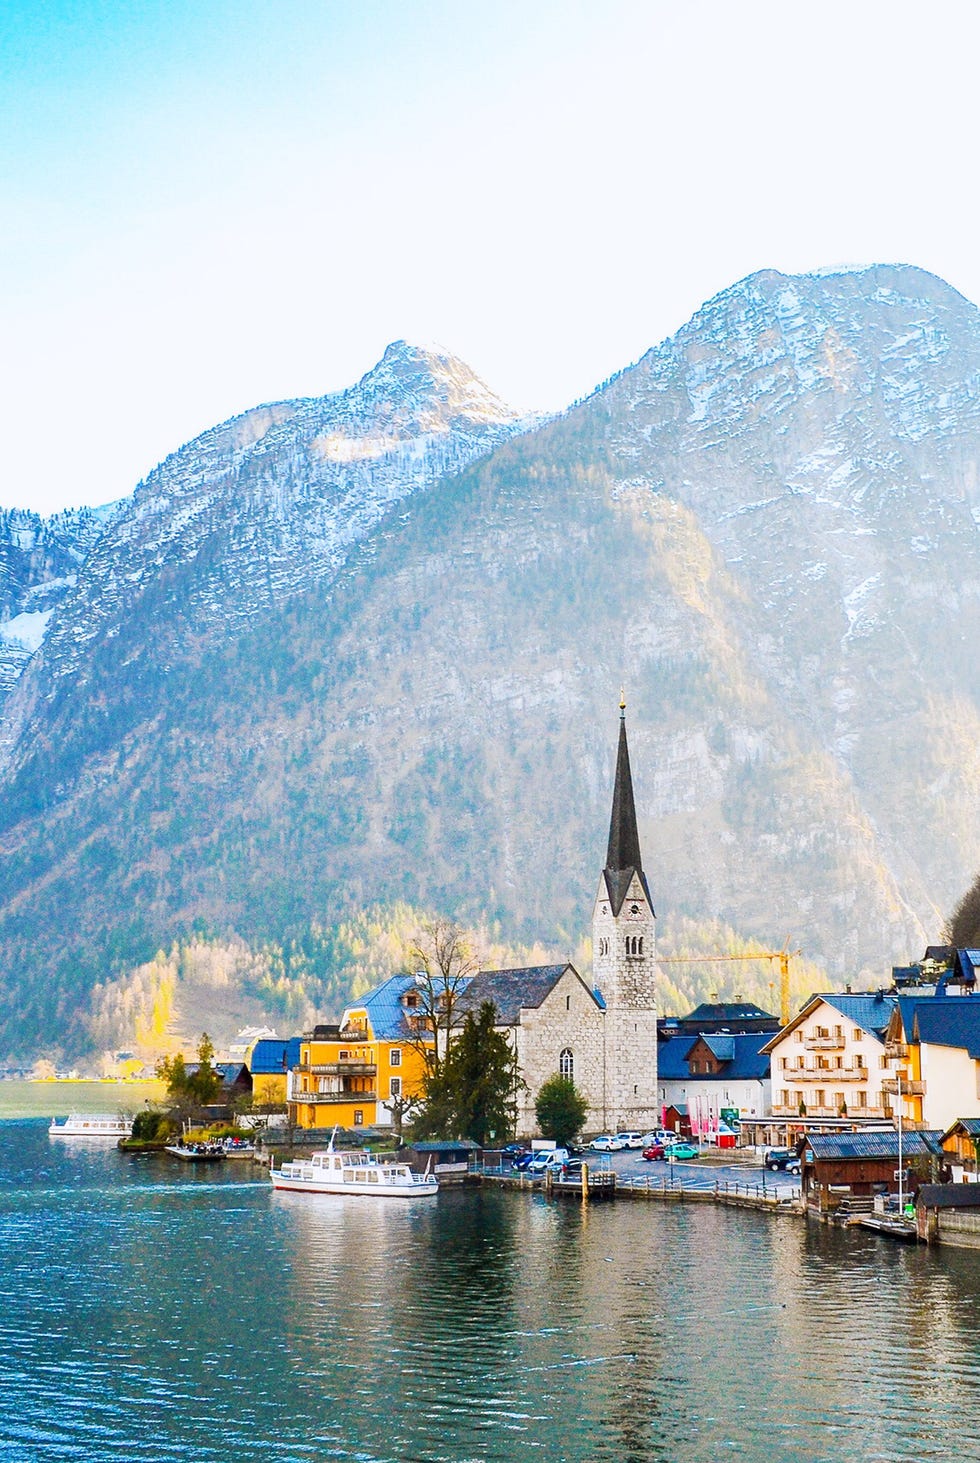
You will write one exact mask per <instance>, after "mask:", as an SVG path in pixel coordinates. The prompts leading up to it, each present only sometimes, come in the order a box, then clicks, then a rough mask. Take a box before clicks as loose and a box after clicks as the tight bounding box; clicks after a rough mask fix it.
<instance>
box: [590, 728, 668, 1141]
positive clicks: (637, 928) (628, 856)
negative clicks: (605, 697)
mask: <svg viewBox="0 0 980 1463" xmlns="http://www.w3.org/2000/svg"><path fill="white" fill-rule="evenodd" d="M656 942H657V921H656V916H655V914H654V912H653V903H652V901H651V899H650V890H649V888H648V887H647V880H646V875H645V874H644V872H643V859H642V857H641V854H640V836H639V833H638V831H637V827H636V804H635V802H634V800H633V778H632V774H631V773H630V753H629V747H628V745H627V742H626V703H625V701H620V704H619V750H618V752H617V754H616V782H615V785H614V788H613V804H612V817H611V819H610V821H609V848H608V850H607V852H606V867H605V868H604V869H603V871H602V874H601V875H600V877H599V888H598V890H597V892H596V900H595V905H594V906H593V910H592V977H593V980H594V982H595V986H596V989H597V990H599V991H601V992H602V998H603V1001H604V1003H605V1008H606V1014H605V1020H604V1023H603V1063H604V1079H603V1092H604V1099H603V1105H602V1120H603V1124H604V1125H606V1126H609V1125H610V1124H614V1125H615V1126H616V1127H618V1128H639V1129H640V1131H641V1132H642V1131H643V1129H644V1128H649V1127H651V1126H652V1124H653V1123H655V1122H656V1120H657V1117H658V1115H659V1112H660V1108H659V1103H658V1096H659V1093H658V1088H657V949H656Z"/></svg>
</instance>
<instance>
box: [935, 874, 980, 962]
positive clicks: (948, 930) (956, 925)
mask: <svg viewBox="0 0 980 1463" xmlns="http://www.w3.org/2000/svg"><path fill="white" fill-rule="evenodd" d="M943 933H944V934H945V936H946V939H947V941H948V942H949V944H950V945H955V946H956V948H957V950H966V949H969V948H971V947H972V946H975V945H977V944H978V943H980V874H978V875H977V877H976V878H975V879H974V881H973V883H972V884H971V885H970V887H969V889H968V890H967V891H966V893H965V894H964V895H963V898H962V899H961V900H960V902H959V904H958V905H957V906H956V909H955V910H954V911H953V915H952V918H951V919H949V920H947V921H946V926H945V929H944V931H943Z"/></svg>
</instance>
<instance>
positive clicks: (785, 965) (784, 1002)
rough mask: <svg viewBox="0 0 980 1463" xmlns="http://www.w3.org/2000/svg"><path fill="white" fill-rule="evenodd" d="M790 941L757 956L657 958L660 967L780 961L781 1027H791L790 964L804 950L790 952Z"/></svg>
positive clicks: (663, 956)
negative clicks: (726, 962) (714, 962)
mask: <svg viewBox="0 0 980 1463" xmlns="http://www.w3.org/2000/svg"><path fill="white" fill-rule="evenodd" d="M788 945H789V941H788V940H787V941H786V944H785V945H784V946H783V948H782V949H781V950H760V951H759V952H758V954H755V955H661V956H658V957H657V964H658V965H702V964H706V963H707V962H708V961H716V960H778V961H779V1020H780V1023H781V1025H783V1026H788V1025H789V1014H790V1013H789V962H790V961H791V960H792V959H793V957H794V956H795V955H802V954H803V951H802V950H789V949H787V946H788Z"/></svg>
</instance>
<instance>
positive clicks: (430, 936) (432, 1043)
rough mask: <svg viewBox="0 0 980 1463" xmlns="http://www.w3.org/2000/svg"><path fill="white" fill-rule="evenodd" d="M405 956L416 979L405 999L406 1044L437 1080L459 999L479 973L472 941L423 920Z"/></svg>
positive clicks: (442, 922)
mask: <svg viewBox="0 0 980 1463" xmlns="http://www.w3.org/2000/svg"><path fill="white" fill-rule="evenodd" d="M407 954H408V964H409V968H410V970H411V972H412V974H413V975H414V977H415V989H414V991H413V992H411V993H410V994H409V995H408V996H407V997H406V998H405V1023H406V1027H407V1032H408V1038H409V1041H410V1042H411V1043H412V1045H413V1046H414V1047H415V1049H416V1051H418V1052H419V1053H420V1054H421V1056H422V1060H423V1062H424V1063H425V1070H426V1074H427V1076H430V1077H436V1076H438V1074H439V1069H440V1066H441V1065H442V1061H443V1058H444V1057H445V1055H446V1051H447V1048H448V1046H449V1039H450V1035H451V1033H452V1030H453V1028H454V1027H455V1026H458V1025H459V1019H460V1018H459V1014H458V1012H457V1004H458V1001H459V997H460V996H461V995H462V993H463V991H464V990H465V988H466V986H467V985H468V983H469V981H470V979H471V978H472V977H473V976H474V975H475V974H476V972H477V971H478V970H479V968H480V960H479V955H478V953H477V950H476V941H475V938H474V936H473V935H472V934H471V933H470V932H469V931H466V930H463V929H461V928H460V927H459V925H457V924H454V923H453V921H452V920H448V919H433V920H426V922H425V923H424V924H423V925H421V926H420V927H419V928H418V930H417V931H416V932H415V936H414V938H413V941H412V944H411V945H410V946H409V948H408V952H407Z"/></svg>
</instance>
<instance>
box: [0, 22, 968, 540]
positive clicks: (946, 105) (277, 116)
mask: <svg viewBox="0 0 980 1463" xmlns="http://www.w3.org/2000/svg"><path fill="white" fill-rule="evenodd" d="M978 43H980V11H978V9H977V7H975V6H973V5H966V4H959V3H949V4H945V5H944V4H933V5H931V6H929V7H926V6H924V5H922V4H918V3H915V4H911V3H902V0H893V3H878V0H864V3H858V4H855V3H854V0H848V3H839V0H829V3H825V4H820V5H817V4H800V3H790V0H771V3H770V0H758V3H752V0H746V3H743V4H737V3H725V0H709V3H702V4H697V3H694V0H687V3H681V0H673V3H671V4H661V3H657V0H645V3H632V0H619V3H617V0H601V3H600V0H593V3H589V4H579V3H566V4H556V3H549V0H533V3H532V0H513V3H511V0H500V3H485V4H482V5H477V4H476V3H471V0H455V3H443V0H416V3H412V0H349V3H331V0H324V3H318V4H314V3H289V0H280V3H275V4H273V3H268V4H267V3H258V0H239V3H235V4H231V3H225V0H214V3H207V0H199V3H187V0H169V3H163V0H158V3H150V0H144V3H135V0H133V3H123V0H103V3H95V0H33V3H17V0H6V3H5V4H4V5H3V7H0V331H2V343H3V345H2V357H0V359H2V362H3V379H2V382H0V402H2V407H0V411H2V420H0V425H2V431H3V447H4V450H3V465H2V469H0V505H2V506H17V507H24V508H35V509H37V510H38V511H42V512H51V511H54V510H56V509H57V508H59V507H62V506H65V505H68V504H79V503H97V502H104V501H107V500H109V499H112V498H115V497H119V496H122V495H123V494H125V493H128V492H130V491H131V490H132V488H133V487H134V486H135V484H136V482H137V481H138V480H139V478H140V477H142V476H144V475H145V474H146V473H147V472H148V471H149V470H150V469H151V468H152V467H153V466H154V464H155V463H156V462H157V461H159V460H160V459H161V458H162V457H164V456H165V455H166V454H167V453H168V452H170V451H172V450H174V449H175V448H176V447H178V446H179V445H180V444H181V443H182V442H183V441H185V440H187V439H188V438H189V437H191V436H193V435H194V434H195V433H197V432H199V431H202V430H204V429H206V428H207V427H209V426H211V425H213V424H214V423H216V422H218V421H221V420H222V419H224V418H225V417H227V416H230V415H232V414H234V413H235V412H238V411H242V410H245V409H246V408H248V407H249V406H253V405H255V404H256V403H258V402H261V401H269V400H274V399H277V398H281V397H286V396H298V395H303V396H307V395H316V394H320V393H323V392H327V391H333V390H338V389H340V388H342V387H344V386H346V385H349V384H351V383H352V382H354V381H355V380H357V378H358V377H359V376H360V375H361V374H363V372H364V371H365V370H367V369H368V368H369V367H370V366H371V365H372V364H373V363H374V362H375V361H376V360H377V358H378V357H379V356H380V355H381V352H382V351H383V349H384V347H385V345H386V344H387V343H388V342H389V341H390V340H394V339H398V338H399V337H405V338H408V339H410V340H420V341H438V342H439V343H441V344H442V345H444V346H446V347H448V348H449V349H450V350H453V351H455V352H456V353H457V354H458V355H460V356H462V357H463V359H464V360H466V361H468V362H469V364H470V365H471V366H472V367H473V368H474V369H475V370H476V371H478V372H479V373H480V375H482V376H483V377H484V379H485V380H486V381H487V382H488V384H489V385H490V386H492V387H493V388H494V389H495V390H497V391H498V392H499V393H500V394H501V395H502V396H504V397H506V398H507V399H508V400H510V401H512V402H514V403H515V404H516V405H518V406H528V407H535V406H537V407H554V408H557V407H561V406H563V405H566V404H568V403H569V402H570V401H571V400H573V399H574V398H575V397H577V396H581V395H584V394H586V393H587V392H588V391H589V390H591V388H592V387H593V386H594V385H596V384H597V383H598V382H599V381H601V380H602V379H604V378H605V377H606V376H608V375H610V374H611V373H612V372H614V371H616V370H618V369H620V368H621V367H623V366H625V365H628V364H629V363H630V362H631V361H633V360H635V359H636V358H637V357H639V356H640V355H641V354H642V353H643V352H644V351H645V350H646V349H648V347H649V346H651V345H653V344H655V343H656V342H657V341H658V340H660V339H662V338H663V337H664V336H665V335H668V334H670V333H671V332H672V331H674V330H675V329H677V327H678V326H680V325H681V324H682V323H683V322H684V321H685V320H686V319H687V318H688V317H689V316H690V315H691V314H692V313H693V312H694V311H695V310H696V309H697V307H698V306H699V305H700V304H701V303H702V302H703V301H704V300H705V299H707V298H709V297H710V296H711V295H712V294H714V293H716V292H717V291H718V290H720V289H723V288H725V287H726V286H727V285H729V284H731V283H733V282H734V281H735V280H736V279H739V278H741V277H742V276H743V275H745V274H748V273H750V272H751V271H753V270H755V269H760V268H766V267H774V268H778V269H783V270H786V271H790V272H792V271H797V270H806V269H812V268H817V267H819V266H822V265H828V264H836V263H841V262H848V261H854V262H871V261H874V260H901V261H906V262H911V263H915V264H920V265H922V266H923V267H925V268H927V269H931V270H934V271H935V272H936V273H937V274H941V275H943V277H944V278H946V279H948V280H949V282H950V283H951V284H953V285H954V286H955V287H956V288H957V289H959V290H961V291H962V292H963V293H964V294H966V295H967V296H968V297H969V298H971V299H973V300H976V301H980V248H978V229H977V224H978V212H980V211H978V207H977V204H976V201H975V193H976V176H977V164H976V155H975V154H976V140H977V134H978V124H977V120H976V115H975V111H976V101H975V95H976V87H975V76H974V70H975V57H976V55H977V54H978Z"/></svg>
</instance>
